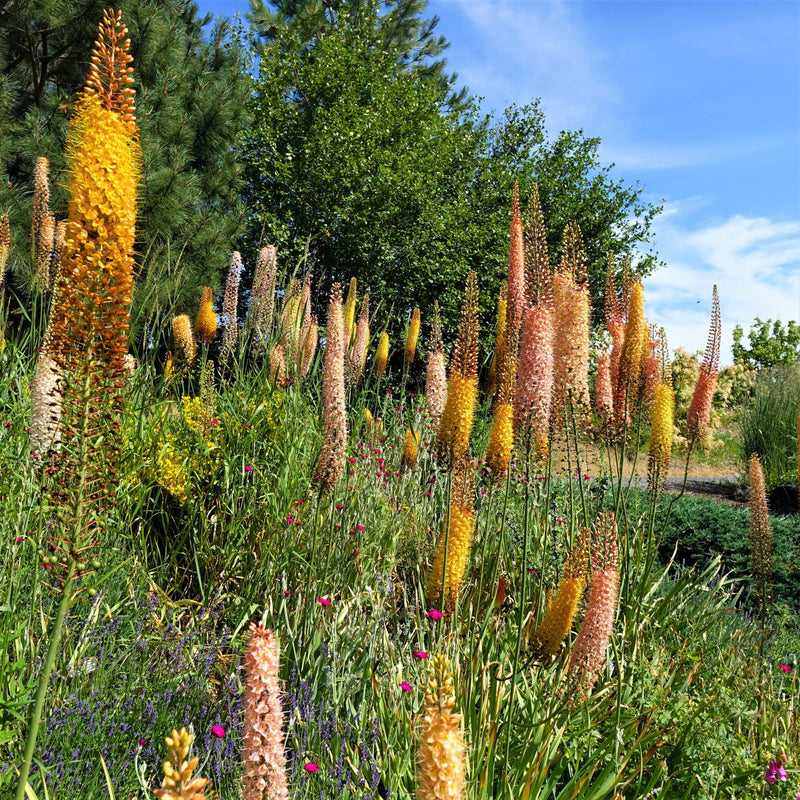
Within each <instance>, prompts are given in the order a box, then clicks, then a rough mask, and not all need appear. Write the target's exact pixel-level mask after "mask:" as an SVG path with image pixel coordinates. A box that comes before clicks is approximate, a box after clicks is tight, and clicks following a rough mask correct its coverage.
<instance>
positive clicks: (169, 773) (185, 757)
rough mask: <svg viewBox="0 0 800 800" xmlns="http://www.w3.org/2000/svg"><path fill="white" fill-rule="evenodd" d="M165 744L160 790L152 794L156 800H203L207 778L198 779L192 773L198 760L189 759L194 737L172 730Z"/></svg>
mask: <svg viewBox="0 0 800 800" xmlns="http://www.w3.org/2000/svg"><path fill="white" fill-rule="evenodd" d="M164 741H165V742H166V744H167V756H168V758H166V759H165V760H164V762H163V763H162V769H163V770H164V780H163V781H162V782H161V788H160V789H155V790H154V791H153V794H154V795H155V796H156V797H157V798H158V800H205V794H204V793H203V789H205V787H206V784H207V783H208V778H198V777H196V776H194V775H193V774H192V773H193V772H194V771H195V770H196V769H197V765H198V763H199V762H200V759H199V758H198V757H197V756H194V757H193V758H191V759H190V758H189V756H190V755H191V752H192V743H193V741H194V736H193V735H192V734H191V733H189V731H187V730H186V728H181V729H180V731H177V730H173V731H172V734H171V735H170V736H167V737H166V738H165V740H164Z"/></svg>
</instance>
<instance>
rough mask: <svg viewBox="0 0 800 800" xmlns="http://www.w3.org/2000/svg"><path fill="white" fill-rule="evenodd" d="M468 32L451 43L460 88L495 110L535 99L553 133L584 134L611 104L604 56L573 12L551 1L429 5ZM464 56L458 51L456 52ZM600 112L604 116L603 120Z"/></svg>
mask: <svg viewBox="0 0 800 800" xmlns="http://www.w3.org/2000/svg"><path fill="white" fill-rule="evenodd" d="M437 6H441V8H442V10H443V11H444V9H447V11H448V13H452V9H453V7H454V6H455V7H457V8H458V9H459V10H460V12H461V13H462V14H463V16H464V17H465V18H466V19H467V20H468V22H469V23H470V25H471V28H472V31H471V32H470V33H469V34H467V36H466V37H465V38H467V39H469V42H468V44H467V43H465V42H464V41H463V40H462V41H461V42H455V41H454V42H453V43H452V50H451V51H449V55H448V57H449V58H450V59H451V60H452V61H457V62H458V66H457V69H458V73H459V81H461V82H463V83H466V84H467V85H468V86H469V88H470V92H471V93H472V94H474V95H478V96H483V97H486V98H489V101H490V104H491V106H492V107H494V108H495V110H498V111H499V110H502V108H503V107H504V106H506V105H509V104H510V103H512V102H516V103H525V102H529V101H530V100H532V99H533V98H537V97H538V98H541V99H542V103H543V108H544V111H545V114H546V118H547V122H548V125H549V127H550V128H551V129H552V130H556V131H557V130H561V129H563V128H578V127H584V126H586V125H587V123H588V122H589V121H590V120H597V119H600V118H601V117H602V116H604V115H605V113H606V112H607V111H608V108H609V106H615V105H616V103H617V98H616V92H615V89H614V88H613V87H614V82H613V81H612V80H611V79H610V76H609V75H608V74H607V71H606V70H604V69H603V62H604V51H603V49H602V48H601V47H600V46H599V43H598V42H596V41H592V40H591V36H590V35H589V33H588V32H587V31H586V30H585V28H584V24H583V21H582V17H581V12H580V8H579V7H578V6H577V5H573V4H570V3H564V2H554V1H553V0H539V2H535V3H522V2H514V0H449V1H448V2H444V1H443V0H439V2H438V3H436V2H434V3H431V4H430V6H429V10H433V11H436V10H437ZM462 48H463V49H462ZM601 112H602V113H601Z"/></svg>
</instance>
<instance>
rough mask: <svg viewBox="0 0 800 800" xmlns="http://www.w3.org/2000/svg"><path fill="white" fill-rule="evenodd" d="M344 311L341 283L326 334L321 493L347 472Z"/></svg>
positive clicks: (335, 289)
mask: <svg viewBox="0 0 800 800" xmlns="http://www.w3.org/2000/svg"><path fill="white" fill-rule="evenodd" d="M342 312H343V310H342V289H341V286H340V285H339V284H338V283H335V284H334V285H333V287H332V288H331V299H330V303H329V305H328V326H327V329H326V331H325V362H324V365H323V374H322V400H323V424H324V430H323V434H322V448H321V450H320V454H319V458H318V459H317V465H316V467H315V468H314V483H315V484H316V486H317V487H318V488H319V490H320V491H327V490H329V489H331V488H333V485H334V484H335V483H336V481H337V480H338V479H339V476H340V475H341V474H342V471H343V470H344V465H345V458H346V452H345V451H346V448H347V415H346V411H345V391H344V359H345V330H344V315H343V313H342Z"/></svg>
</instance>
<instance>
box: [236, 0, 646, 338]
mask: <svg viewBox="0 0 800 800" xmlns="http://www.w3.org/2000/svg"><path fill="white" fill-rule="evenodd" d="M358 5H359V7H361V8H363V7H364V6H367V5H368V2H367V0H361V2H360V3H359V4H358ZM371 7H372V9H373V16H372V17H371V16H370V15H369V14H360V15H358V16H357V18H353V17H347V18H346V19H345V18H343V17H342V16H341V15H340V16H339V17H338V18H337V23H336V24H331V25H329V26H327V27H326V28H325V29H324V31H322V32H321V33H319V35H317V36H316V37H311V38H309V36H308V32H307V30H306V29H305V28H304V27H303V26H300V25H295V24H293V23H292V20H291V19H286V20H284V23H285V24H283V25H277V24H276V25H274V26H273V27H271V28H270V36H269V37H267V38H266V39H264V40H263V41H262V42H261V49H260V64H259V67H260V70H259V75H258V78H257V79H256V82H255V96H254V100H253V105H252V112H253V116H254V122H253V125H252V127H251V129H250V130H249V131H248V132H247V134H246V135H245V137H244V141H243V146H242V150H243V158H244V161H245V164H246V167H245V176H246V181H247V189H246V198H247V201H248V205H249V210H250V212H251V215H252V216H251V223H252V227H251V236H252V239H253V245H255V242H256V240H259V239H260V240H261V241H263V243H267V242H274V243H276V244H277V245H278V247H279V253H281V256H282V258H283V259H284V263H287V264H289V265H294V264H296V263H299V261H300V260H301V259H302V258H303V257H305V256H307V258H308V265H309V266H310V267H311V268H312V269H313V270H314V273H315V282H316V284H317V285H318V286H320V287H321V289H322V296H325V294H326V291H325V290H326V288H327V286H328V285H329V284H330V283H331V282H332V281H337V280H338V281H347V280H348V279H349V278H350V277H351V276H355V277H357V278H358V280H359V285H360V287H362V288H363V290H364V291H369V292H370V295H371V297H373V298H375V299H378V298H379V299H380V300H382V302H383V303H384V304H385V306H386V307H387V309H388V308H389V307H393V308H394V310H395V317H397V318H400V317H401V316H402V314H401V313H400V312H402V311H405V310H407V309H410V308H412V307H414V306H415V305H419V306H420V308H421V309H422V311H423V315H425V314H426V313H427V312H429V311H430V310H431V309H432V307H433V302H434V300H439V302H440V305H441V306H442V311H443V316H444V319H445V325H446V326H448V327H450V329H452V325H453V323H454V321H455V320H456V318H457V310H458V308H459V307H460V301H461V293H462V291H463V286H464V280H465V277H466V274H467V272H468V271H469V270H470V269H475V270H477V272H478V274H479V276H480V278H479V281H480V288H481V307H482V310H483V312H484V313H485V315H486V316H487V317H488V316H489V315H491V314H493V310H494V305H495V300H496V293H497V289H498V286H499V282H500V279H501V276H502V275H503V274H504V272H505V270H506V265H507V247H508V225H509V220H510V198H511V186H512V183H513V181H514V180H515V179H517V180H519V182H520V185H521V187H522V190H523V193H524V192H526V191H528V190H529V189H530V187H531V185H532V183H533V181H534V180H536V181H538V184H539V189H540V194H541V197H542V201H543V204H544V210H545V217H546V223H547V225H548V236H549V238H550V248H551V257H552V259H553V262H554V263H556V262H557V260H558V257H559V249H560V242H561V234H562V232H563V227H564V225H565V224H566V223H567V222H568V221H572V220H574V221H577V222H578V223H579V224H580V225H581V227H582V228H583V229H584V233H585V239H586V243H587V249H588V256H589V267H590V273H591V280H592V285H593V288H594V289H595V291H596V293H597V295H598V296H599V295H600V293H601V289H602V285H603V276H604V274H605V264H606V258H607V251H608V249H609V248H612V249H614V250H616V251H617V252H624V251H627V252H630V251H631V250H632V249H633V248H634V247H636V246H637V245H641V244H642V243H643V242H646V241H647V239H648V236H649V231H650V224H651V221H652V219H653V217H654V215H655V214H656V213H657V212H658V210H659V209H658V208H655V207H652V206H648V205H647V204H645V203H642V202H641V201H640V196H639V194H638V191H637V189H636V187H630V186H627V185H626V184H624V183H623V182H622V181H620V180H615V179H614V178H613V176H612V174H611V169H610V167H606V166H603V165H602V164H601V163H600V161H599V158H598V154H597V148H598V144H599V140H597V139H592V138H587V137H586V136H584V135H583V133H582V132H580V131H578V132H565V133H562V134H560V135H559V136H557V137H556V138H555V139H553V140H550V139H548V137H547V135H546V133H545V126H544V117H543V115H542V112H541V109H540V107H539V105H538V103H532V104H530V105H527V106H523V107H512V108H510V109H508V110H506V112H505V114H504V115H503V116H502V117H501V118H499V119H491V118H488V117H485V116H484V115H482V114H481V113H480V111H479V109H478V107H477V105H476V104H474V103H469V104H467V106H466V108H465V109H462V110H452V109H450V107H449V106H448V104H447V102H446V98H447V95H448V92H449V91H450V87H448V86H447V85H445V84H443V83H442V81H440V80H438V79H436V78H434V77H431V76H428V75H426V74H424V72H422V71H420V70H416V69H413V68H409V67H408V65H407V64H405V63H404V61H403V59H402V58H401V57H400V56H401V55H402V47H401V46H400V45H397V46H389V45H386V43H384V46H380V47H376V46H375V17H374V15H375V14H376V13H377V8H378V6H377V4H376V3H371ZM654 265H655V260H654V257H653V256H652V255H651V256H649V257H646V258H643V259H641V260H640V261H639V263H638V265H637V269H638V270H639V271H640V272H641V273H643V274H647V273H648V272H649V271H651V270H652V268H653V267H654ZM487 329H488V328H487Z"/></svg>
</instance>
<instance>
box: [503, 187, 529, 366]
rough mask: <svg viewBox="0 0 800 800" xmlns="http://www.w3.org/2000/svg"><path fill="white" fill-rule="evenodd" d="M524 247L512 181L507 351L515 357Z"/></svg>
mask: <svg viewBox="0 0 800 800" xmlns="http://www.w3.org/2000/svg"><path fill="white" fill-rule="evenodd" d="M526 307H527V302H526V300H525V245H524V237H523V231H522V217H521V216H520V210H519V186H518V184H517V182H516V181H514V187H513V189H512V191H511V225H510V228H509V245H508V326H507V333H506V337H507V341H508V345H507V346H508V348H509V350H510V351H511V352H512V353H513V354H515V355H516V352H517V350H518V349H519V340H520V334H521V330H520V329H521V327H522V323H523V320H524V318H525V309H526Z"/></svg>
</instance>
